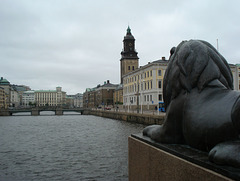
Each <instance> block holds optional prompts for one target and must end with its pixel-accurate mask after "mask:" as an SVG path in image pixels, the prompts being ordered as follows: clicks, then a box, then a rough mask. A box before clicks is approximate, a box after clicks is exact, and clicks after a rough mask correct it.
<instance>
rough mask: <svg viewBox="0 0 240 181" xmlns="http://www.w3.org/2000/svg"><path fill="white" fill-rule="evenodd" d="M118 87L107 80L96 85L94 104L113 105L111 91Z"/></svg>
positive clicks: (97, 105)
mask: <svg viewBox="0 0 240 181" xmlns="http://www.w3.org/2000/svg"><path fill="white" fill-rule="evenodd" d="M117 87H118V85H116V84H111V83H110V81H109V80H107V82H104V84H103V85H98V86H97V88H96V90H95V95H96V98H95V106H96V107H99V106H114V102H113V92H114V91H115V89H116V88H117Z"/></svg>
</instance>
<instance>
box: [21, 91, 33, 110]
mask: <svg viewBox="0 0 240 181" xmlns="http://www.w3.org/2000/svg"><path fill="white" fill-rule="evenodd" d="M34 104H35V92H34V91H32V90H29V91H24V92H23V93H22V105H23V106H25V107H28V106H32V105H34Z"/></svg>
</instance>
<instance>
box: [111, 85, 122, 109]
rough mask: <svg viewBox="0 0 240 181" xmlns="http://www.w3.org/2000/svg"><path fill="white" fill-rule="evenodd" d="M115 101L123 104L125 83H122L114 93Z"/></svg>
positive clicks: (116, 103) (117, 103)
mask: <svg viewBox="0 0 240 181" xmlns="http://www.w3.org/2000/svg"><path fill="white" fill-rule="evenodd" d="M113 102H114V104H115V105H119V104H120V105H122V104H123V85H122V84H120V85H119V86H118V87H117V88H116V89H115V91H114V93H113Z"/></svg>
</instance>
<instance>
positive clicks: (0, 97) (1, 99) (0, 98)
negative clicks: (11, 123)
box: [0, 87, 7, 109]
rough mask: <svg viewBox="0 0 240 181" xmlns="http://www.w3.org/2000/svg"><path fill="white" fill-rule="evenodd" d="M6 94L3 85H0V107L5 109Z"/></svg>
mask: <svg viewBox="0 0 240 181" xmlns="http://www.w3.org/2000/svg"><path fill="white" fill-rule="evenodd" d="M6 108H7V104H6V95H5V91H4V88H3V87H0V109H6Z"/></svg>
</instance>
